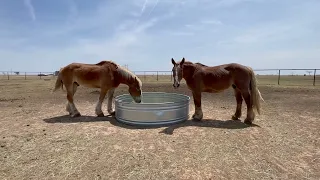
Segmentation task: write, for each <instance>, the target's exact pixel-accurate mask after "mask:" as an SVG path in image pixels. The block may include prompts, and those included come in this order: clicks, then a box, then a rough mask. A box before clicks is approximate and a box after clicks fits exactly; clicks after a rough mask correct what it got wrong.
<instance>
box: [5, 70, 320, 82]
mask: <svg viewBox="0 0 320 180" xmlns="http://www.w3.org/2000/svg"><path fill="white" fill-rule="evenodd" d="M319 70H320V69H256V70H254V71H255V72H256V75H257V76H258V80H259V82H264V83H265V84H278V85H280V84H288V83H289V84H290V82H295V83H297V84H299V83H300V84H305V85H311V84H312V85H313V86H315V85H316V84H317V85H320V82H319V83H316V81H317V80H319V79H320V74H319V75H317V72H320V71H319ZM290 71H291V72H292V71H300V73H299V74H294V73H293V72H292V74H289V73H285V72H290ZM132 72H133V73H134V74H136V75H137V76H139V78H141V80H142V81H145V82H148V81H173V79H172V71H132ZM263 72H269V73H265V74H264V75H263ZM270 72H272V73H270ZM301 72H304V73H301ZM58 73H59V72H58V71H55V72H18V71H0V80H3V79H7V80H10V79H12V80H14V79H25V80H27V79H37V78H38V79H44V80H50V79H51V78H55V77H56V76H57V75H58ZM260 73H262V74H260ZM317 76H319V77H318V78H317ZM311 77H312V78H311ZM309 81H312V83H311V82H309ZM275 82H276V83H275ZM291 84H292V83H291Z"/></svg>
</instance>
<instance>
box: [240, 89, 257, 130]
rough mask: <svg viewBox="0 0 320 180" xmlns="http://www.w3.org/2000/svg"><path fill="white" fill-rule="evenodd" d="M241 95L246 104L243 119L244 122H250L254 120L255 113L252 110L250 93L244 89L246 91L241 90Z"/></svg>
mask: <svg viewBox="0 0 320 180" xmlns="http://www.w3.org/2000/svg"><path fill="white" fill-rule="evenodd" d="M242 96H243V98H244V100H245V102H246V104H247V117H246V119H245V120H244V123H246V124H252V121H253V120H254V117H255V114H254V112H253V107H252V101H251V98H252V97H251V94H250V93H249V91H248V90H246V91H244V92H242Z"/></svg>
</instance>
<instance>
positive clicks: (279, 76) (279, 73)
mask: <svg viewBox="0 0 320 180" xmlns="http://www.w3.org/2000/svg"><path fill="white" fill-rule="evenodd" d="M278 85H280V69H279V74H278Z"/></svg>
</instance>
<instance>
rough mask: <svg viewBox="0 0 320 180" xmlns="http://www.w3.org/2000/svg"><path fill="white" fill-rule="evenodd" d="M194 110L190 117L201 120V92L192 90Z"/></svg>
mask: <svg viewBox="0 0 320 180" xmlns="http://www.w3.org/2000/svg"><path fill="white" fill-rule="evenodd" d="M192 96H193V101H194V106H195V112H194V114H193V115H192V118H193V119H194V120H197V121H201V120H202V118H203V113H202V108H201V92H194V91H193V92H192Z"/></svg>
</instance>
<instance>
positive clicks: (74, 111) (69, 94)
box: [66, 84, 81, 117]
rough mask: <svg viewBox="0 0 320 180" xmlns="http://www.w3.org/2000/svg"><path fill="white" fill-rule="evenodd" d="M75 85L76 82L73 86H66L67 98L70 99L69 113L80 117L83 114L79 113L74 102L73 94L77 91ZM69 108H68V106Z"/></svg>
mask: <svg viewBox="0 0 320 180" xmlns="http://www.w3.org/2000/svg"><path fill="white" fill-rule="evenodd" d="M74 86H75V84H73V86H71V87H70V86H68V87H67V86H66V88H67V99H68V104H69V110H70V111H69V113H70V115H71V117H78V116H81V114H80V113H79V111H78V109H77V108H76V106H75V104H74V102H73V95H74V93H75V90H74ZM67 109H68V108H67Z"/></svg>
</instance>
